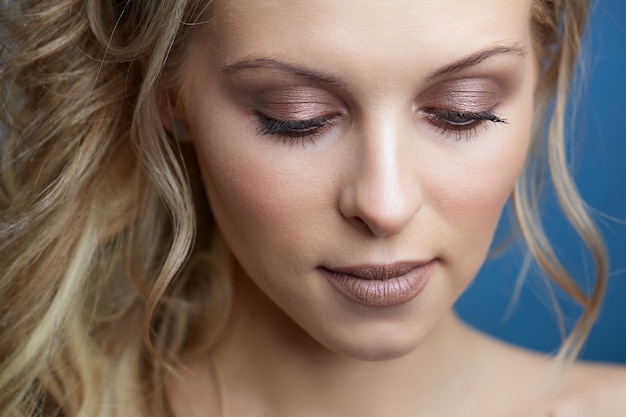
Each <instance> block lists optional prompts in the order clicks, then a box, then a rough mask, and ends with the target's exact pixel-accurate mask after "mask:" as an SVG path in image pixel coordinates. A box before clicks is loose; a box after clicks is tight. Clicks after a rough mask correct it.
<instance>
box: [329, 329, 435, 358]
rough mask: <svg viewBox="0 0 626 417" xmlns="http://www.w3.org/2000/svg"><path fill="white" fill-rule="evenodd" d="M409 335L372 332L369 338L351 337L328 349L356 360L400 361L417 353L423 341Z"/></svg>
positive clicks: (420, 338) (421, 338)
mask: <svg viewBox="0 0 626 417" xmlns="http://www.w3.org/2000/svg"><path fill="white" fill-rule="evenodd" d="M407 333H408V332H406V331H405V332H403V333H402V334H395V335H394V334H391V335H390V334H389V333H387V334H377V332H371V333H370V334H368V335H367V337H364V338H358V337H351V338H349V339H348V340H347V341H345V342H344V343H341V344H335V346H333V347H330V346H328V345H327V347H329V348H330V349H331V350H333V351H335V352H336V353H339V354H341V355H342V356H345V357H349V358H351V359H354V360H360V361H368V362H380V361H387V360H393V359H399V358H402V357H404V356H406V355H408V354H410V353H412V352H413V351H415V349H417V348H418V347H419V346H420V344H421V342H422V340H423V337H418V336H417V335H413V337H409V335H407ZM353 336H354V335H353Z"/></svg>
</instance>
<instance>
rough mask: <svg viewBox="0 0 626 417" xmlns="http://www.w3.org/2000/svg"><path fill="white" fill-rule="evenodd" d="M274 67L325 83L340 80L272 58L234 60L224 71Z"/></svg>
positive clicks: (335, 82)
mask: <svg viewBox="0 0 626 417" xmlns="http://www.w3.org/2000/svg"><path fill="white" fill-rule="evenodd" d="M259 68H265V69H275V70H279V71H283V72H288V73H291V74H294V75H297V76H299V77H304V78H311V79H313V80H316V81H323V82H325V83H327V84H335V85H341V84H342V82H341V80H339V79H338V78H335V77H333V76H331V75H328V74H323V73H321V72H317V71H314V70H311V69H306V68H302V67H298V66H296V65H292V64H288V63H286V62H282V61H279V60H276V59H273V58H257V59H249V60H243V61H238V62H235V63H234V64H229V65H226V66H225V67H224V72H226V73H229V72H236V71H240V70H247V69H259Z"/></svg>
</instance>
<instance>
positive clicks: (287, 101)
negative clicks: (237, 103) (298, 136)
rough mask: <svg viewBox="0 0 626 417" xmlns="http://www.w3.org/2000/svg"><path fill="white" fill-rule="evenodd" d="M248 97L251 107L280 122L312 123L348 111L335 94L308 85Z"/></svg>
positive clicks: (269, 90) (267, 90)
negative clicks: (322, 117)
mask: <svg viewBox="0 0 626 417" xmlns="http://www.w3.org/2000/svg"><path fill="white" fill-rule="evenodd" d="M248 97H249V99H248V100H247V101H248V104H247V105H248V106H249V108H251V109H254V111H255V112H258V113H262V114H263V115H265V116H267V117H269V118H272V119H278V120H310V119H314V118H318V117H321V116H329V115H333V114H342V113H344V112H345V110H344V109H345V106H344V105H343V103H342V101H341V100H340V99H339V98H337V97H336V96H335V95H334V94H332V93H330V92H328V91H326V90H324V89H321V88H315V87H309V86H297V87H291V86H289V87H281V88H269V89H265V90H261V91H253V92H251V93H250V94H249V96H248Z"/></svg>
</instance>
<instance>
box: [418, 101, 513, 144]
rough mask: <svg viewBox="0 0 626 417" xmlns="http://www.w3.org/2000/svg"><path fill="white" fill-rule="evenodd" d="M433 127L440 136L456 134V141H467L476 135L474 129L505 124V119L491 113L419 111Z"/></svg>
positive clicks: (439, 110) (430, 109)
mask: <svg viewBox="0 0 626 417" xmlns="http://www.w3.org/2000/svg"><path fill="white" fill-rule="evenodd" d="M421 113H422V114H423V115H424V117H426V118H427V119H428V120H429V121H430V122H431V123H432V124H433V125H435V126H436V127H438V128H439V129H440V130H441V134H442V135H446V136H450V135H452V134H456V135H457V137H456V140H457V141H458V140H461V139H463V135H465V139H467V140H469V139H471V138H472V135H474V134H476V129H477V128H478V127H480V126H482V125H484V124H485V123H486V122H493V123H496V124H507V123H508V122H507V121H506V119H502V118H500V117H499V116H497V115H496V114H495V113H494V112H493V111H481V112H472V111H455V110H447V109H435V108H427V109H424V110H423V111H421Z"/></svg>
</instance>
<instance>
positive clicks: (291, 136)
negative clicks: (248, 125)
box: [258, 114, 337, 145]
mask: <svg viewBox="0 0 626 417" xmlns="http://www.w3.org/2000/svg"><path fill="white" fill-rule="evenodd" d="M258 118H259V124H260V127H259V134H260V135H271V136H275V137H276V138H279V139H282V140H283V141H284V142H285V143H290V144H292V145H294V144H304V143H306V142H313V143H315V140H316V139H317V138H318V136H320V135H321V134H322V133H324V131H325V130H326V129H327V128H328V127H330V126H331V125H332V124H333V123H334V121H335V120H336V119H337V116H320V117H315V118H313V119H307V120H278V119H273V118H271V117H268V116H265V115H263V114H259V116H258Z"/></svg>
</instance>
